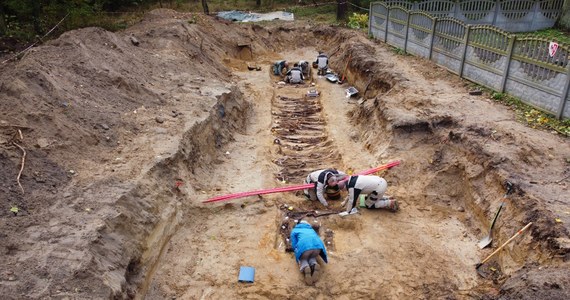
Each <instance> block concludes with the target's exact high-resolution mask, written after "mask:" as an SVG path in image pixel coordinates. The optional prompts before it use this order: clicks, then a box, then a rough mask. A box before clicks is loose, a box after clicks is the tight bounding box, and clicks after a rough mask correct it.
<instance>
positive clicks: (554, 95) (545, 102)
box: [506, 37, 570, 117]
mask: <svg viewBox="0 0 570 300" xmlns="http://www.w3.org/2000/svg"><path fill="white" fill-rule="evenodd" d="M549 46H550V41H547V40H544V39H540V38H534V37H529V38H520V39H517V40H516V41H515V45H514V50H513V57H512V61H511V66H510V72H509V76H508V77H507V85H506V92H508V93H509V94H512V95H515V96H517V97H519V98H521V99H522V100H523V101H524V102H526V103H528V104H530V105H532V106H535V107H537V108H540V109H543V110H546V111H549V112H554V113H556V112H557V111H558V109H559V108H560V107H561V105H560V104H561V103H560V101H561V99H564V98H567V97H568V96H567V95H563V94H562V93H563V91H564V89H565V86H566V85H567V83H568V80H570V78H568V67H569V66H568V60H569V53H570V51H569V50H570V48H569V47H567V46H564V45H560V46H559V47H558V50H557V51H556V53H555V54H554V55H552V56H551V55H550V54H549ZM567 110H568V107H565V113H564V114H563V115H564V116H566V117H569V116H570V115H568V111H567Z"/></svg>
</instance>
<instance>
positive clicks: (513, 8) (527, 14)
mask: <svg viewBox="0 0 570 300" xmlns="http://www.w3.org/2000/svg"><path fill="white" fill-rule="evenodd" d="M382 3H384V4H386V5H387V6H389V7H392V6H400V7H403V8H405V9H407V10H411V11H424V12H427V13H429V14H431V15H432V16H434V17H438V18H443V17H453V18H456V19H458V20H461V21H463V22H464V23H465V24H470V25H478V24H489V25H494V26H497V27H499V28H501V29H503V30H506V31H509V32H527V31H535V30H540V29H544V28H550V27H552V26H554V24H555V23H556V20H557V19H558V17H559V16H560V14H561V13H562V7H563V5H564V0H427V1H422V2H411V1H408V0H387V1H382Z"/></svg>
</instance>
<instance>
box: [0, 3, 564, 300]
mask: <svg viewBox="0 0 570 300" xmlns="http://www.w3.org/2000/svg"><path fill="white" fill-rule="evenodd" d="M194 20H196V22H194ZM132 36H134V37H136V38H137V40H138V41H140V44H138V45H135V44H134V43H132V41H131V37H132ZM291 41H296V43H291ZM238 44H240V45H243V44H249V45H250V46H249V47H239V46H238ZM292 45H294V46H292ZM291 47H293V48H291ZM250 50H251V51H250ZM318 50H324V51H326V52H327V53H329V54H330V55H331V67H332V68H333V70H335V71H338V72H339V73H340V72H342V71H343V70H345V68H346V70H347V71H346V74H347V79H348V80H347V82H346V83H344V84H342V85H340V84H333V83H330V82H328V81H326V80H325V79H324V78H319V77H318V76H316V74H315V73H316V72H315V70H313V76H312V77H311V78H310V80H307V82H306V83H305V84H303V85H300V86H290V85H282V84H279V83H278V81H279V78H278V77H276V76H273V75H271V73H270V65H271V64H272V62H273V61H274V60H277V59H287V60H289V61H298V60H301V59H304V60H309V61H311V60H313V59H314V57H316V54H317V51H318ZM248 65H249V66H260V67H261V71H255V70H252V71H250V70H248V68H247V66H248ZM0 68H1V69H0V70H1V73H0V74H1V75H0V111H1V112H2V114H1V115H0V165H1V166H2V168H1V171H0V178H1V179H2V181H1V184H2V189H1V190H0V201H1V205H2V210H0V218H1V223H0V224H1V226H2V229H3V230H2V231H1V233H0V234H1V236H0V237H1V239H0V249H2V256H0V265H1V266H2V267H1V268H0V292H1V293H2V295H7V298H8V299H21V298H58V299H59V298H71V299H90V298H93V299H95V298H96V299H100V298H118V299H128V298H137V299H143V298H145V299H175V298H180V299H267V298H273V299H302V298H309V297H311V298H316V299H330V298H334V299H371V298H373V299H376V298H382V299H384V298H385V299H441V298H446V299H448V298H449V299H471V298H476V299H481V298H483V299H537V298H552V299H567V298H568V297H570V295H569V294H568V291H569V290H570V281H569V280H568V278H570V276H569V275H570V274H569V273H570V271H569V270H570V268H569V265H568V264H569V263H568V260H569V258H570V255H569V253H570V251H569V249H570V239H569V236H568V226H569V224H570V207H569V203H568V195H569V192H568V175H570V163H569V161H570V156H569V153H570V151H569V150H570V143H569V142H568V140H567V139H565V138H563V137H561V136H558V135H556V134H554V133H551V132H544V131H538V130H535V129H531V128H527V127H525V126H524V125H522V124H519V123H517V122H516V121H515V119H514V114H513V112H512V111H510V110H509V108H508V107H504V106H502V105H499V104H496V103H494V102H493V101H491V100H490V99H489V97H488V96H487V95H482V96H471V95H469V93H468V91H469V89H470V84H469V83H468V82H464V81H462V80H460V79H458V78H456V77H455V76H454V75H452V74H451V73H449V72H447V71H445V70H443V69H441V68H439V67H437V66H435V65H433V64H431V63H430V62H429V61H425V60H422V59H418V58H414V57H411V56H401V55H397V54H395V53H394V52H392V51H391V50H390V48H389V47H387V46H386V45H384V44H381V43H375V42H373V41H371V40H368V39H367V38H366V36H365V35H364V34H362V33H359V32H354V31H349V30H345V29H341V28H335V27H328V26H322V25H316V24H310V23H299V22H297V23H267V24H263V25H259V24H253V25H252V24H246V25H244V24H231V23H228V22H226V21H222V20H217V19H214V18H209V17H200V16H192V15H190V14H179V13H176V12H174V11H170V10H156V11H153V12H151V13H149V14H148V15H147V16H146V18H145V19H144V20H143V21H142V22H141V23H140V24H137V25H135V26H133V27H131V28H129V29H127V30H126V31H124V32H119V33H110V32H106V31H104V30H102V29H98V28H87V29H82V30H77V31H71V32H68V33H65V34H64V35H62V36H61V37H60V38H59V39H57V40H54V41H51V42H49V43H46V44H45V45H42V46H40V47H37V48H35V49H33V50H32V51H30V52H29V53H28V54H27V55H26V56H24V57H23V58H22V59H21V60H19V61H17V62H11V63H10V64H6V65H2V66H1V67H0ZM348 86H354V87H356V88H357V89H358V90H359V91H361V93H360V95H359V96H358V97H353V98H350V99H349V98H346V97H345V89H346V88H347V87H348ZM311 89H317V90H318V91H320V93H321V94H320V96H319V97H317V98H307V97H305V94H306V93H307V91H308V90H311ZM20 147H21V148H20ZM22 149H24V150H25V151H26V157H25V159H24V162H25V165H24V168H23V171H22V175H21V180H20V181H21V185H22V188H20V187H19V185H18V182H17V177H18V173H19V170H20V166H21V161H22V154H23V151H22ZM395 160H399V161H400V162H401V164H400V165H399V166H397V167H395V168H392V169H390V170H388V171H383V172H381V173H379V175H381V176H383V177H385V178H386V179H387V180H388V183H389V188H388V194H390V195H392V196H394V197H395V198H396V199H398V200H399V201H400V203H401V210H400V211H399V212H398V213H390V212H388V211H368V210H361V212H360V213H359V214H357V215H351V216H348V217H341V216H338V215H336V214H330V215H326V216H320V217H316V218H312V219H311V221H312V222H315V223H318V224H319V225H320V231H319V232H320V234H321V237H322V238H323V239H324V240H325V242H326V244H327V248H328V250H329V264H327V265H326V266H324V274H323V276H322V278H321V280H320V281H318V282H317V283H316V284H315V285H314V286H307V285H306V284H305V283H304V282H303V280H302V277H301V274H300V272H299V271H298V267H297V265H296V264H295V260H294V257H293V255H292V253H291V252H288V251H287V246H288V245H287V240H286V239H285V237H286V236H287V228H289V227H290V226H291V225H292V223H291V222H292V219H295V218H296V217H298V216H299V215H302V214H303V212H312V211H315V210H317V211H319V212H321V213H322V212H325V213H326V212H334V211H340V210H341V209H342V208H341V207H340V203H339V202H340V201H331V204H332V205H331V207H330V208H327V209H323V207H321V206H320V204H319V203H312V202H308V201H306V200H304V197H302V195H301V194H300V193H299V192H290V193H281V194H269V195H263V196H254V197H249V198H243V199H236V200H232V201H227V202H220V203H217V204H203V203H202V201H204V200H206V199H208V198H210V197H213V196H217V195H222V194H227V193H233V192H241V191H249V190H256V189H264V188H271V187H278V186H287V185H292V184H301V183H302V181H303V178H304V177H305V176H306V174H307V173H308V172H309V171H311V170H315V169H320V168H326V167H336V168H339V169H341V170H345V171H348V172H354V171H360V170H365V169H368V168H371V167H375V166H378V165H382V164H385V163H387V162H390V161H395ZM506 181H508V182H510V183H512V184H513V186H514V191H515V192H514V193H513V194H512V195H510V196H509V198H508V199H507V200H506V209H505V210H504V211H502V212H501V215H500V217H499V219H498V222H497V224H496V227H495V230H494V241H493V245H492V247H488V248H486V249H483V250H481V249H479V248H478V247H477V242H478V241H479V240H480V239H481V238H482V237H484V236H485V235H487V233H488V228H489V225H490V220H491V219H492V217H493V215H494V214H495V212H496V210H497V208H498V206H499V204H500V202H501V201H502V200H503V199H502V198H503V195H504V193H505V187H504V184H505V182H506ZM288 206H292V207H293V210H292V211H290V210H288V209H286V207H288ZM13 207H17V208H18V209H19V211H18V213H17V214H14V213H13V212H11V211H10V209H11V208H13ZM528 222H533V225H532V226H531V227H530V230H529V231H527V232H525V233H523V234H522V236H520V237H518V238H517V239H516V240H514V241H513V242H512V243H511V244H509V245H508V246H506V247H505V248H504V250H502V251H501V252H499V253H498V254H497V255H496V256H494V257H493V259H491V260H490V261H489V262H488V263H486V264H485V265H483V266H482V267H481V270H482V271H483V272H485V273H486V274H487V276H486V277H485V278H483V277H481V276H479V275H478V273H477V272H476V270H475V264H476V263H478V262H481V261H482V260H483V259H484V258H485V257H486V256H487V255H489V254H491V253H492V252H493V251H494V250H495V249H497V247H498V246H499V245H501V244H502V243H503V242H505V241H507V240H508V239H509V238H510V237H511V236H512V235H513V234H514V233H515V232H516V231H517V230H519V229H520V228H522V227H523V226H524V225H525V224H527V223H528ZM240 266H253V267H255V269H256V276H255V282H254V283H251V284H249V283H239V282H237V275H238V271H239V267H240Z"/></svg>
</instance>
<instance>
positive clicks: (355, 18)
mask: <svg viewBox="0 0 570 300" xmlns="http://www.w3.org/2000/svg"><path fill="white" fill-rule="evenodd" d="M347 25H348V27H350V28H353V29H366V28H368V14H359V13H352V16H350V17H348V24H347Z"/></svg>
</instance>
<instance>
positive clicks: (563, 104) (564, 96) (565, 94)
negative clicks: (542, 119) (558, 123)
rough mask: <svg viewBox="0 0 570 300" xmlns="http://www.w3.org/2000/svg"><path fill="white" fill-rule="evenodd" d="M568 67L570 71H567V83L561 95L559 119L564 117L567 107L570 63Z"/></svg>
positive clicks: (569, 87) (569, 88)
mask: <svg viewBox="0 0 570 300" xmlns="http://www.w3.org/2000/svg"><path fill="white" fill-rule="evenodd" d="M566 68H568V71H567V72H566V84H565V85H564V90H563V91H562V95H561V96H560V105H558V114H557V115H556V117H557V118H558V120H562V119H564V108H565V107H566V99H567V98H568V90H570V64H569V65H568V66H567V67H566Z"/></svg>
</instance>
